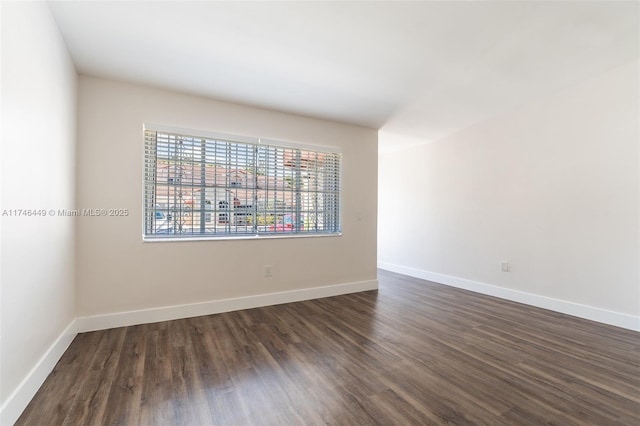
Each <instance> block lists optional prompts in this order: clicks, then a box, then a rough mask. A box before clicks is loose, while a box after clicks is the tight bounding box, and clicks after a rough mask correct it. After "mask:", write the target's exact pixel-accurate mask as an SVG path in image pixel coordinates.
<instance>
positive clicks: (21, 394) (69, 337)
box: [0, 320, 78, 425]
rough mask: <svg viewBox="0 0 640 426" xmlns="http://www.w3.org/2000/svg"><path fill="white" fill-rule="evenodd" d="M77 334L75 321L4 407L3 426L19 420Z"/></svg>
mask: <svg viewBox="0 0 640 426" xmlns="http://www.w3.org/2000/svg"><path fill="white" fill-rule="evenodd" d="M77 334H78V330H77V324H76V320H73V321H71V323H70V324H69V325H68V326H67V328H65V329H64V331H63V332H62V333H61V334H60V336H58V338H57V339H56V340H55V342H53V344H52V345H51V346H50V347H49V349H48V350H47V351H46V352H45V354H44V355H43V356H42V358H40V360H38V362H37V363H36V365H35V366H34V367H33V368H32V369H31V371H29V374H27V376H26V377H25V378H24V379H23V380H22V382H20V384H19V385H18V387H17V388H16V389H15V390H14V391H13V393H12V394H11V395H10V396H9V398H7V400H6V401H5V403H4V404H3V405H2V407H1V408H0V424H1V425H12V424H14V423H15V422H16V420H18V417H20V415H21V414H22V412H23V411H24V409H25V408H27V405H29V402H31V399H32V398H33V396H34V395H35V394H36V392H37V391H38V389H40V386H42V383H44V381H45V379H46V378H47V376H48V375H49V373H51V371H53V368H54V367H55V366H56V364H57V363H58V361H59V360H60V358H61V357H62V354H64V351H66V350H67V348H68V347H69V345H70V344H71V342H72V341H73V339H74V338H75V337H76V335H77Z"/></svg>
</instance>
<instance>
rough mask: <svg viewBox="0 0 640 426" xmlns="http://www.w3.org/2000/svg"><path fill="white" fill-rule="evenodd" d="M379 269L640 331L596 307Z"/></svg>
mask: <svg viewBox="0 0 640 426" xmlns="http://www.w3.org/2000/svg"><path fill="white" fill-rule="evenodd" d="M378 268H380V269H385V270H387V271H391V272H397V273H399V274H403V275H408V276H411V277H415V278H420V279H423V280H427V281H433V282H436V283H439V284H445V285H448V286H451V287H457V288H462V289H465V290H470V291H474V292H476V293H481V294H486V295H489V296H494V297H499V298H501V299H506V300H511V301H514V302H519V303H524V304H526V305H531V306H536V307H538V308H544V309H549V310H551V311H555V312H560V313H563V314H567V315H572V316H575V317H579V318H584V319H588V320H591V321H597V322H601V323H604V324H609V325H614V326H616V327H621V328H626V329H629V330H634V331H640V317H637V316H633V315H629V314H623V313H620V312H615V311H609V310H606V309H602V308H597V307H595V306H588V305H581V304H579V303H573V302H568V301H565V300H559V299H553V298H551V297H546V296H540V295H537V294H533V293H527V292H524V291H519V290H513V289H510V288H506V287H500V286H495V285H491V284H486V283H482V282H478V281H472V280H467V279H464V278H458V277H453V276H450V275H444V274H439V273H436V272H430V271H425V270H422V269H417V268H411V267H409V266H403V265H396V264H393V263H389V262H384V261H378Z"/></svg>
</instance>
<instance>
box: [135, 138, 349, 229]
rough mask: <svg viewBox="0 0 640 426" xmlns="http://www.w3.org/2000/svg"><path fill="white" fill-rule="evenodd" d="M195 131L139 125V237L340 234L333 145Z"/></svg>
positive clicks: (337, 174) (337, 173)
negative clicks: (141, 134)
mask: <svg viewBox="0 0 640 426" xmlns="http://www.w3.org/2000/svg"><path fill="white" fill-rule="evenodd" d="M192 133H193V134H192ZM195 133H197V132H184V131H174V132H172V131H161V130H157V129H152V128H146V129H145V131H144V140H145V151H144V152H145V154H144V155H145V159H144V161H145V165H144V233H143V236H144V238H145V239H163V238H168V239H180V238H193V237H205V238H207V237H213V238H215V237H243V236H244V237H246V236H260V235H282V236H286V235H310V234H338V233H340V226H341V224H340V167H341V164H340V161H341V155H340V153H339V152H331V151H330V150H326V151H323V150H320V149H318V148H311V147H308V149H307V148H305V147H304V146H300V147H296V146H287V145H286V144H282V146H279V145H278V143H277V142H272V141H269V142H268V143H260V142H259V141H258V140H257V139H255V140H252V139H250V138H244V137H234V136H227V135H223V136H212V135H208V136H203V135H197V134H195Z"/></svg>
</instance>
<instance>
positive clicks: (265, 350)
mask: <svg viewBox="0 0 640 426" xmlns="http://www.w3.org/2000/svg"><path fill="white" fill-rule="evenodd" d="M379 279H380V289H379V290H378V291H369V292H364V293H357V294H351V295H345V296H338V297H332V298H326V299H319V300H312V301H306V302H299V303H291V304H287V305H279V306H272V307H265V308H258V309H251V310H245V311H238V312H231V313H225V314H218V315H210V316H205V317H197V318H189V319H183V320H176V321H168V322H162V323H155V324H147V325H140V326H134V327H125V328H117V329H112V330H105V331H98V332H91V333H83V334H80V335H78V336H77V337H76V339H75V340H74V341H73V343H72V344H71V346H70V347H69V349H68V350H67V351H66V353H65V354H64V356H63V357H62V359H61V360H60V362H59V363H58V365H57V366H56V368H55V370H54V371H53V372H52V373H51V375H50V376H49V377H48V379H47V380H46V382H45V383H44V384H43V386H42V388H41V389H40V390H39V391H38V393H37V394H36V396H35V398H34V399H33V401H32V402H31V404H30V405H29V406H28V407H27V409H26V410H25V412H24V413H23V415H22V416H21V417H20V419H19V421H18V423H17V424H19V425H62V424H64V425H94V424H96V425H103V424H104V425H208V424H220V425H320V424H330V425H367V424H381V425H418V424H434V425H435V424H456V425H465V424H481V425H551V424H554V425H632V426H637V425H639V424H640V333H636V332H632V331H627V330H623V329H619V328H615V327H610V326H606V325H602V324H598V323H594V322H590V321H586V320H581V319H577V318H573V317H569V316H565V315H562V314H558V313H554V312H550V311H546V310H542V309H537V308H532V307H529V306H526V305H520V304H517V303H511V302H508V301H504V300H500V299H494V298H491V297H485V296H482V295H478V294H474V293H471V292H466V291H463V290H458V289H454V288H450V287H446V286H442V285H437V284H433V283H429V282H425V281H421V280H417V279H414V278H409V277H405V276H402V275H397V274H393V273H389V272H385V271H380V273H379Z"/></svg>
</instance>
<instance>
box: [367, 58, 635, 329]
mask: <svg viewBox="0 0 640 426" xmlns="http://www.w3.org/2000/svg"><path fill="white" fill-rule="evenodd" d="M638 75H639V69H638V62H637V61H635V62H632V63H629V64H628V65H626V66H622V67H619V68H616V69H613V70H611V71H609V72H607V73H605V74H603V75H601V76H600V77H598V78H595V79H593V80H590V81H587V82H584V83H581V84H578V85H576V86H575V87H573V88H571V89H569V90H566V91H564V92H562V93H558V94H557V95H555V96H552V97H549V98H547V99H543V100H540V101H538V102H535V103H534V104H531V105H528V106H525V107H521V108H519V109H516V110H514V111H512V112H510V113H508V114H505V115H503V116H500V117H496V118H494V119H492V120H488V121H486V122H483V123H480V124H477V125H475V126H472V127H471V128H468V129H466V130H463V131H461V132H459V133H457V134H454V135H453V136H450V137H448V138H446V139H444V140H441V141H438V142H435V143H432V144H429V145H424V146H420V147H415V148H409V149H406V150H403V151H398V152H395V153H388V154H384V155H381V157H380V169H379V179H380V183H379V234H378V237H379V260H380V262H381V265H387V266H389V265H391V266H393V265H400V266H404V267H408V268H413V270H414V271H428V272H434V273H437V274H443V275H446V276H449V277H457V278H462V279H466V280H472V281H475V282H479V283H485V284H491V285H494V286H498V287H501V288H507V289H511V290H517V291H521V292H526V293H531V294H533V295H539V296H544V297H546V298H551V299H555V300H559V301H565V302H569V303H573V304H580V305H586V306H590V307H595V308H597V309H601V310H604V311H612V312H614V313H622V314H626V315H631V316H636V317H637V316H638V315H640V277H639V264H640V263H639V261H640V249H639V243H640V234H639V224H640V211H639V196H640V186H639V173H640V169H639V164H640V161H639V140H640V136H639V108H638V90H639V88H638ZM502 260H506V261H509V262H510V263H511V272H508V273H505V272H501V271H500V262H501V261H502ZM418 274H420V272H418ZM424 276H428V275H424ZM549 306H551V305H549ZM632 321H633V320H632ZM636 324H638V325H640V323H639V322H637V321H636Z"/></svg>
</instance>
